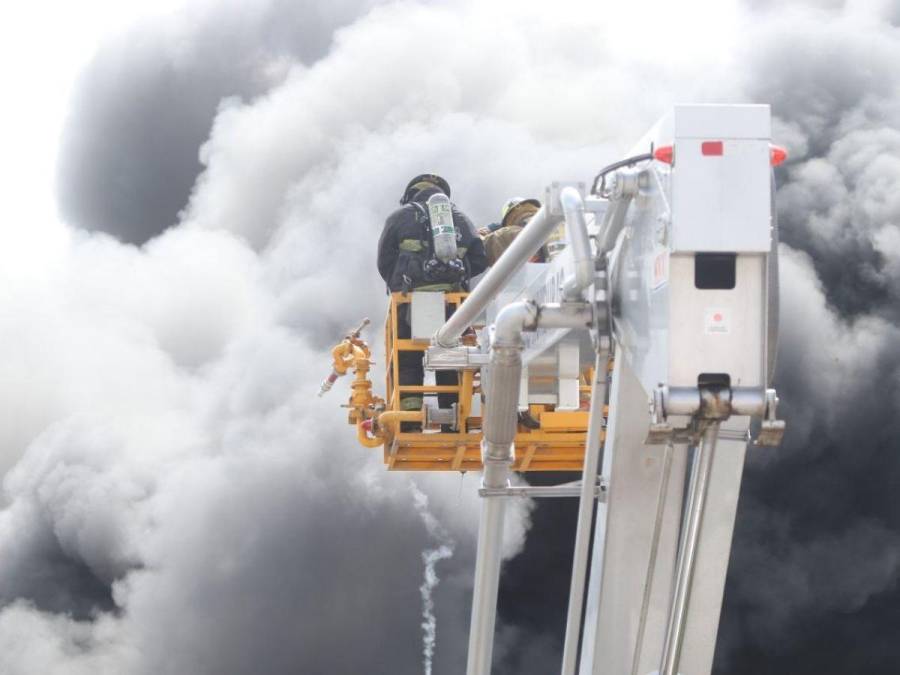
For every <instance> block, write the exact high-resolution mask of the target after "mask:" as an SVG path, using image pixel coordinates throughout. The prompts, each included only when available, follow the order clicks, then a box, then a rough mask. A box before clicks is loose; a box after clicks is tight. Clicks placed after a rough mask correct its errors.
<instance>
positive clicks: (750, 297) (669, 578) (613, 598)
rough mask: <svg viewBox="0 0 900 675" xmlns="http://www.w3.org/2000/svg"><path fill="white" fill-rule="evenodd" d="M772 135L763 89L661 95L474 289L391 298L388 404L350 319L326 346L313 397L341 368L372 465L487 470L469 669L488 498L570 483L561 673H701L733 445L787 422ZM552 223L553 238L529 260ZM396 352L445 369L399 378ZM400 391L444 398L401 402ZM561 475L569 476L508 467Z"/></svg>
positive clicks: (482, 664)
mask: <svg viewBox="0 0 900 675" xmlns="http://www.w3.org/2000/svg"><path fill="white" fill-rule="evenodd" d="M770 136H771V116H770V110H769V106H767V105H677V106H674V108H673V109H672V110H671V111H670V112H669V113H668V114H666V115H665V116H664V117H663V118H662V119H661V120H660V121H659V122H658V123H657V124H656V125H655V126H654V127H653V128H651V129H650V131H649V132H648V133H647V134H646V135H645V136H644V138H642V139H641V140H640V141H639V142H638V144H637V146H636V147H635V149H634V150H633V152H632V153H631V154H630V155H629V156H628V157H627V158H625V159H623V160H620V161H618V162H615V163H613V164H611V165H609V166H607V167H605V168H603V169H602V170H601V171H600V172H599V173H598V174H597V176H596V177H595V179H594V181H593V183H592V184H591V186H590V188H587V189H586V187H585V185H584V184H583V183H553V184H551V185H550V186H549V187H548V188H547V191H546V193H545V194H544V199H543V206H542V207H541V208H540V210H539V211H538V212H537V213H536V214H535V215H534V217H533V218H532V219H531V221H530V222H529V223H528V225H527V226H526V227H525V228H524V229H523V230H522V232H521V233H520V234H519V236H518V237H517V238H516V239H515V240H514V241H513V243H512V244H511V245H510V247H509V248H508V249H507V250H506V251H505V252H504V253H503V255H502V256H501V257H500V259H499V260H498V261H497V262H496V263H495V265H494V266H493V267H492V268H491V269H490V270H489V271H488V272H487V273H485V275H484V276H483V277H482V278H481V280H480V281H479V283H478V284H477V285H476V286H475V287H474V288H473V289H472V292H471V293H469V294H468V295H465V294H447V295H441V294H439V293H413V294H409V295H401V294H394V295H393V296H391V300H390V308H389V312H388V318H387V322H386V326H385V335H386V357H387V358H386V363H387V368H386V371H387V373H386V374H387V389H386V397H385V398H384V399H382V398H378V397H376V396H374V395H373V394H372V387H371V382H370V381H369V380H368V371H369V367H370V364H371V359H370V352H369V347H368V345H367V344H366V343H365V341H363V340H362V338H361V337H360V331H359V330H357V331H355V332H354V333H351V334H349V335H348V336H347V338H346V339H345V340H344V341H343V342H341V343H340V344H339V345H337V347H335V350H334V352H333V356H334V370H333V372H332V374H331V376H329V379H328V380H326V382H325V384H323V391H324V390H327V389H328V388H329V387H330V386H331V383H333V382H334V380H335V379H336V378H337V377H339V376H340V375H342V374H344V373H346V372H348V371H349V370H350V369H352V370H353V371H354V373H355V376H356V379H355V380H354V382H353V384H352V390H353V393H352V395H351V398H350V404H349V411H350V412H349V421H350V423H351V424H354V425H356V427H357V434H358V438H359V441H360V442H361V443H362V444H363V445H365V446H368V447H381V446H383V447H384V453H385V455H384V456H385V462H386V464H387V465H388V467H389V468H391V469H416V470H427V469H437V470H455V471H465V470H471V469H481V471H482V481H481V488H480V490H479V494H480V495H481V496H482V497H483V498H484V499H483V500H482V510H481V518H480V521H479V531H478V555H477V558H476V566H475V572H474V592H473V600H472V619H471V624H470V632H469V648H468V661H467V668H466V673H467V675H489V673H490V671H491V660H492V647H493V638H494V622H495V617H496V605H497V589H498V584H499V577H500V571H501V550H502V546H501V539H502V533H503V523H504V517H505V508H506V507H505V504H506V502H507V501H508V498H510V497H515V496H522V495H526V496H532V497H578V498H579V509H578V516H577V523H576V536H575V542H574V549H575V550H574V556H573V559H574V560H573V568H572V577H571V585H570V593H569V610H568V615H567V623H566V632H565V640H564V645H563V656H562V665H561V670H560V672H561V673H562V675H575V673H576V672H577V673H578V675H610V674H614V675H620V674H629V673H630V674H631V675H650V674H653V675H679V674H680V675H709V673H710V672H711V669H712V661H713V656H714V653H715V644H716V634H717V631H718V624H719V613H720V610H721V605H722V596H723V592H724V586H725V577H726V573H727V569H728V558H729V553H730V548H731V537H732V533H733V530H734V520H735V516H736V512H737V502H738V495H739V493H740V484H741V477H742V473H743V465H744V457H745V454H746V452H747V451H748V447H750V441H751V440H752V441H753V445H761V446H776V445H778V443H779V442H780V440H781V437H782V435H783V433H784V429H785V423H784V422H783V421H781V420H779V419H778V418H777V414H776V412H777V405H778V397H777V396H776V393H775V390H774V389H772V388H771V384H772V374H773V370H774V355H775V344H776V338H777V332H778V264H777V255H778V227H777V221H776V218H775V210H774V181H773V178H772V176H773V173H772V167H774V166H777V165H778V164H780V163H781V162H782V161H784V159H785V158H786V153H785V151H784V150H783V149H781V148H778V147H777V146H773V145H772V144H771V142H770ZM561 224H564V227H565V241H566V246H565V248H563V249H562V251H560V252H559V253H558V255H556V257H555V258H554V259H553V260H551V261H550V262H548V263H543V264H529V263H527V261H528V260H529V258H530V257H531V256H532V255H534V253H535V252H536V251H537V250H538V249H539V248H540V247H541V246H543V245H545V243H546V241H547V240H548V238H549V237H551V235H552V234H553V233H554V231H555V230H557V229H558V228H559V227H560V225H561ZM405 305H409V308H408V309H406V308H405V307H404V306H405ZM401 308H403V309H402V310H401ZM400 311H403V312H407V311H408V312H409V313H410V316H411V326H412V328H411V333H412V335H411V337H410V338H409V339H399V338H398V312H400ZM473 330H474V332H473ZM408 351H415V352H417V353H418V352H421V353H422V358H423V364H424V368H425V369H426V371H442V370H453V371H456V372H457V373H458V374H459V379H458V383H457V384H455V385H452V386H451V385H441V386H438V385H435V384H422V385H415V386H406V385H403V386H401V385H399V384H398V379H399V371H398V362H399V359H400V355H401V354H403V353H404V352H408ZM441 379H445V378H441ZM402 394H421V395H423V396H424V397H425V398H426V399H428V398H429V397H431V398H433V397H434V396H435V395H437V394H445V395H446V394H455V395H456V396H457V397H458V399H457V401H458V402H457V404H456V405H454V406H451V407H450V408H446V407H445V408H442V407H441V406H440V405H434V404H433V402H432V401H427V400H426V405H424V406H423V407H422V409H421V410H402V409H401V407H402V406H401V405H400V401H401V398H403V397H402ZM445 401H446V396H445ZM410 423H412V428H413V430H412V431H410V428H411V427H410ZM753 436H755V439H754V438H753ZM577 469H580V470H581V472H582V473H581V475H582V478H581V481H580V482H577V483H575V484H572V483H569V484H564V485H559V486H522V485H512V484H511V481H510V476H511V474H512V472H513V471H535V470H577ZM589 561H590V566H588V562H589ZM695 572H697V573H695Z"/></svg>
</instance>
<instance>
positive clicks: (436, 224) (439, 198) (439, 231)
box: [428, 193, 459, 263]
mask: <svg viewBox="0 0 900 675" xmlns="http://www.w3.org/2000/svg"><path fill="white" fill-rule="evenodd" d="M428 216H429V220H430V221H431V235H432V239H433V240H434V255H435V257H437V258H438V260H440V261H441V262H445V263H446V262H450V261H451V260H454V259H455V258H458V257H459V255H458V252H457V249H456V227H455V226H454V225H453V207H452V206H451V205H450V198H449V197H448V196H447V195H445V194H440V193H438V194H434V195H431V197H429V198H428Z"/></svg>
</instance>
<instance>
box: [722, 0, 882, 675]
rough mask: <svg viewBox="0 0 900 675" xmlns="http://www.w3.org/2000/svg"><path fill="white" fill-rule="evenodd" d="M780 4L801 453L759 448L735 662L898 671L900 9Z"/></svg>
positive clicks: (774, 67) (789, 444) (769, 55)
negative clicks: (892, 634)
mask: <svg viewBox="0 0 900 675" xmlns="http://www.w3.org/2000/svg"><path fill="white" fill-rule="evenodd" d="M830 4H831V5H834V8H832V9H828V10H823V9H807V10H803V11H789V12H785V11H784V10H783V9H782V8H780V7H779V6H772V7H771V8H770V10H769V11H768V12H767V13H766V14H765V16H764V17H763V21H764V22H765V23H764V24H763V26H765V27H766V31H765V34H762V33H760V34H758V35H757V38H758V40H757V42H756V44H755V48H754V54H752V55H748V62H749V65H750V69H749V71H748V72H749V73H750V75H749V77H748V78H747V79H748V81H749V82H748V92H749V93H750V95H751V97H752V98H754V99H756V100H770V101H772V103H773V111H774V113H775V115H777V117H778V119H779V120H780V122H781V126H782V129H783V130H784V133H785V136H786V138H785V140H786V141H787V143H788V145H789V146H791V145H793V146H794V148H793V156H794V160H793V161H791V162H790V163H789V164H788V165H787V167H786V169H785V170H783V171H781V172H779V183H780V189H779V193H778V213H779V218H780V224H781V228H782V230H781V232H782V241H784V242H785V244H786V245H787V246H788V247H790V248H787V247H786V248H784V249H783V253H784V254H785V255H783V258H782V275H783V276H782V297H783V299H784V300H783V306H782V319H781V326H782V342H781V345H780V354H779V365H778V371H777V374H776V386H777V387H778V389H779V393H780V395H781V397H782V400H783V401H784V402H785V410H784V413H785V416H786V418H787V419H788V420H790V421H789V424H788V433H787V435H786V438H785V443H784V446H783V447H782V448H781V449H779V450H776V451H760V450H754V451H751V453H750V454H749V459H748V466H747V473H746V476H745V482H744V487H743V491H742V495H741V505H740V509H739V513H738V525H737V529H736V533H735V534H736V536H735V542H734V547H733V551H732V564H731V570H730V577H729V583H728V588H727V591H726V599H725V613H724V618H723V623H722V632H723V636H722V638H723V639H721V640H720V645H719V654H718V656H719V659H718V663H719V668H720V670H721V672H729V673H754V672H761V671H766V672H772V673H775V672H779V673H780V672H785V673H787V672H791V673H798V672H804V673H805V672H810V673H812V672H866V673H887V672H893V670H894V669H895V667H896V663H897V660H898V657H900V653H898V651H897V646H896V643H895V641H894V640H893V639H891V638H889V637H888V632H886V631H887V626H888V625H892V624H893V623H894V622H895V621H896V616H895V612H894V611H893V610H891V609H889V608H890V607H896V606H898V602H900V589H898V579H900V507H898V503H897V501H896V499H895V495H896V486H897V481H898V479H900V459H898V455H897V450H898V449H900V445H898V441H897V439H898V438H900V421H898V420H900V415H898V413H900V328H898V324H897V321H898V317H900V314H898V306H900V305H898V301H900V229H898V225H900V199H898V195H900V159H898V150H900V73H898V71H897V68H896V66H895V64H896V63H897V61H898V59H900V34H898V30H897V21H896V20H897V16H898V10H900V3H896V2H894V3H886V2H885V3H880V6H877V5H878V4H879V3H870V4H868V5H865V4H863V3H830Z"/></svg>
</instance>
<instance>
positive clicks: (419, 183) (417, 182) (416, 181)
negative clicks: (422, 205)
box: [400, 173, 450, 204]
mask: <svg viewBox="0 0 900 675" xmlns="http://www.w3.org/2000/svg"><path fill="white" fill-rule="evenodd" d="M427 187H436V188H437V189H438V190H440V191H441V192H443V193H444V194H445V195H447V196H448V197H449V196H450V183H448V182H447V181H445V180H444V179H443V178H441V177H440V176H438V175H437V174H433V173H423V174H420V175H418V176H416V177H415V178H413V179H412V180H411V181H409V183H407V184H406V189H405V190H404V191H403V196H402V197H401V198H400V203H401V204H408V203H409V202H410V200H412V198H413V197H415V195H416V193H417V192H418V191H419V190H424V189H425V188H427Z"/></svg>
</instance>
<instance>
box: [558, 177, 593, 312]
mask: <svg viewBox="0 0 900 675" xmlns="http://www.w3.org/2000/svg"><path fill="white" fill-rule="evenodd" d="M559 201H560V205H561V206H562V209H563V214H564V215H565V218H566V237H567V239H568V240H569V245H570V248H571V250H572V261H573V265H574V267H575V271H574V274H573V275H572V276H571V277H569V278H568V279H566V280H565V282H564V283H563V296H564V297H566V298H567V299H569V300H575V299H577V298H579V297H580V296H581V291H582V290H584V289H585V288H587V287H588V286H590V285H591V284H592V283H593V281H594V256H593V255H592V254H591V240H590V237H588V231H587V222H586V221H585V217H584V201H583V200H582V199H581V194H580V193H579V192H578V190H576V189H575V188H573V187H566V188H563V190H562V192H560V193H559Z"/></svg>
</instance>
